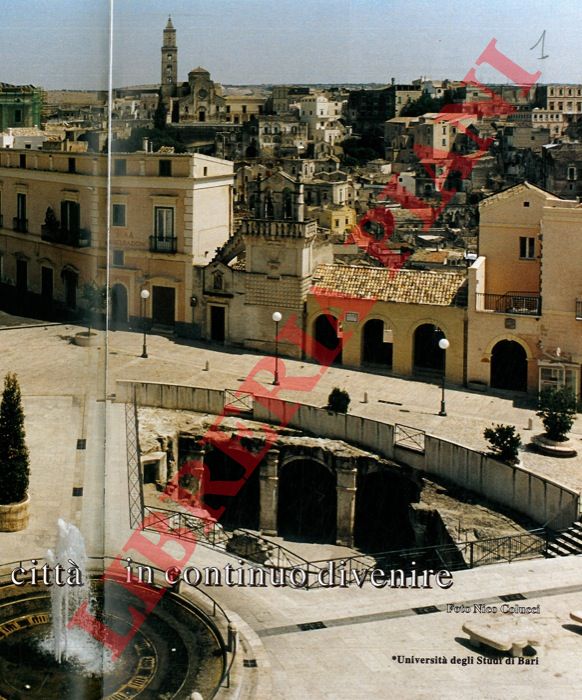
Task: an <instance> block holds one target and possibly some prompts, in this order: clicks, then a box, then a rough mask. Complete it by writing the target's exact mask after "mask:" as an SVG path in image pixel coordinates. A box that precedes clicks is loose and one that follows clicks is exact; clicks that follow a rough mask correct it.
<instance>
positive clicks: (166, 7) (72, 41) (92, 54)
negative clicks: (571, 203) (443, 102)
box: [0, 0, 582, 89]
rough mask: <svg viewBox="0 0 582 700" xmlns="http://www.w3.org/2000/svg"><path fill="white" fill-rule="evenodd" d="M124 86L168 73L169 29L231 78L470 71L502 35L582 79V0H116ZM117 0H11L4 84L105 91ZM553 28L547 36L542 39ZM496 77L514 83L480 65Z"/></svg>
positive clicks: (385, 77) (522, 55) (355, 77)
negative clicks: (165, 36) (164, 67)
mask: <svg viewBox="0 0 582 700" xmlns="http://www.w3.org/2000/svg"><path fill="white" fill-rule="evenodd" d="M112 2H113V6H114V62H113V65H114V70H113V76H114V78H113V82H114V85H115V86H116V87H118V86H122V85H136V84H144V83H156V82H159V80H160V47H161V44H162V31H163V28H164V26H165V24H166V22H167V18H168V15H169V14H171V16H172V21H173V23H174V26H175V28H176V30H177V44H178V77H179V80H181V81H185V80H187V75H188V71H189V70H191V69H192V68H194V67H196V66H199V65H201V66H204V67H205V68H206V69H207V70H209V71H210V73H211V74H212V78H213V79H214V80H216V81H217V82H221V83H224V84H258V83H369V82H378V83H388V82H390V79H391V78H392V77H394V78H395V79H396V82H408V81H410V80H412V79H414V78H418V77H420V76H421V75H422V76H427V77H429V78H435V79H441V78H451V79H462V78H463V77H464V76H465V75H466V74H467V72H468V70H469V69H470V68H471V67H472V66H473V65H474V64H475V60H476V59H477V58H478V56H479V55H480V53H481V52H482V51H483V49H484V48H485V46H487V44H488V43H489V41H490V40H491V39H492V38H495V39H496V40H497V46H498V48H499V50H501V51H503V53H505V54H506V55H507V56H508V57H510V58H511V59H512V60H513V61H515V62H516V63H518V64H519V65H520V66H522V67H523V68H525V69H527V70H528V71H529V72H535V71H537V70H541V71H542V77H541V78H540V81H539V82H542V83H543V82H571V83H582V60H581V59H582V46H581V45H580V40H579V30H580V26H582V2H581V0H554V1H553V2H549V0H527V1H525V0H470V1H469V0H464V1H458V0H438V1H435V0H408V1H407V2H405V1H403V0H268V1H267V0H112ZM109 6H110V0H19V1H17V2H14V1H13V0H0V17H1V18H2V19H1V24H0V82H6V83H15V84H28V83H32V84H35V85H40V86H42V87H44V88H45V89H58V88H63V89H105V88H106V87H107V76H108V55H109V50H108V45H109ZM544 30H545V32H546V38H545V45H544V49H545V51H544V52H545V54H547V55H548V58H546V59H543V60H540V55H541V44H540V45H538V46H537V47H536V48H535V49H533V50H531V47H532V46H533V45H534V44H535V43H536V42H537V41H538V39H539V38H540V36H541V34H542V32H543V31H544ZM477 75H478V77H479V79H481V80H482V81H484V82H507V79H506V78H505V77H503V76H501V75H500V74H498V73H497V72H496V71H495V70H494V69H488V68H487V67H485V68H483V67H481V68H479V70H478V72H477Z"/></svg>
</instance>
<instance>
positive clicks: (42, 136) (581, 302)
mask: <svg viewBox="0 0 582 700" xmlns="http://www.w3.org/2000/svg"><path fill="white" fill-rule="evenodd" d="M177 36H178V30H177V29H176V28H175V27H174V24H173V21H172V19H171V18H168V21H167V24H166V26H165V27H164V28H163V31H161V58H160V61H161V71H160V76H159V78H160V82H158V83H152V84H150V85H141V86H135V87H119V88H115V89H114V90H113V93H112V95H113V103H112V105H111V110H112V121H111V135H112V143H111V147H112V151H113V166H112V167H113V169H112V173H111V184H112V189H111V211H110V216H111V221H110V244H111V250H110V253H109V257H110V262H111V264H112V268H111V278H110V289H111V304H112V311H111V319H112V323H114V324H118V325H119V324H128V323H129V324H130V325H132V324H134V325H135V324H137V323H139V321H140V318H141V309H140V304H141V301H140V296H139V292H140V290H141V289H142V288H144V287H146V286H147V287H148V288H150V289H151V295H152V296H151V308H149V309H147V310H146V315H147V317H148V321H149V322H150V323H151V326H152V327H154V328H159V329H162V330H165V331H167V332H172V333H176V334H178V335H182V336H185V337H189V338H195V339H203V340H208V341H211V342H216V343H224V344H226V345H229V346H235V347H245V348H254V349H257V350H261V351H264V352H271V351H272V349H273V348H272V346H273V332H272V322H271V316H272V314H273V313H274V312H275V311H279V312H281V313H283V314H284V315H287V316H288V315H290V314H296V315H298V316H299V317H300V318H301V319H302V325H303V330H304V331H305V333H306V334H308V335H309V336H311V337H313V338H314V339H315V341H316V342H319V343H322V344H323V345H324V346H325V347H327V348H330V349H336V347H338V346H339V344H340V343H342V334H343V333H346V334H347V332H348V331H350V330H351V329H352V327H353V329H355V332H354V334H353V337H352V338H351V339H350V341H349V343H347V344H346V346H345V347H344V348H343V349H342V352H341V356H338V358H337V360H336V361H337V362H340V361H341V362H342V363H343V364H345V365H347V366H354V367H360V366H364V365H370V366H371V367H372V368H374V369H377V370H380V371H386V372H389V373H394V374H396V375H402V376H412V375H421V376H422V375H423V374H424V375H427V376H430V375H431V374H434V373H437V374H438V373H439V372H442V370H443V367H444V365H443V362H444V353H443V352H442V351H440V350H439V348H438V342H437V341H438V338H439V331H442V333H444V334H445V335H446V337H447V338H448V339H449V341H450V343H451V350H450V352H449V358H448V361H447V369H446V374H447V379H450V381H452V382H454V383H458V384H464V385H467V384H471V385H475V386H483V387H487V386H490V387H492V388H499V389H512V390H519V391H529V392H530V393H536V392H538V391H539V390H540V389H541V388H543V387H544V386H546V385H549V384H555V385H567V386H569V387H571V388H573V389H574V391H575V392H576V395H579V393H580V384H581V377H580V366H581V363H582V346H581V345H580V342H579V340H578V334H577V333H576V328H577V323H578V322H579V321H580V319H581V318H582V312H581V309H582V287H581V286H580V284H579V283H578V282H577V281H576V260H577V256H576V254H575V252H574V251H575V249H576V246H577V243H576V235H574V234H573V233H572V234H570V233H567V232H569V231H572V232H573V231H575V230H577V227H578V226H579V225H580V222H582V207H581V206H580V204H579V202H580V200H579V198H580V195H582V163H581V161H582V143H580V141H579V136H580V133H582V131H581V130H582V85H575V84H541V83H537V82H535V81H534V80H532V81H531V83H530V84H527V85H522V84H512V83H511V82H509V81H507V80H505V82H500V83H499V84H497V85H495V84H490V85H483V84H479V83H478V81H474V82H472V83H471V82H467V81H460V80H448V79H446V78H442V77H441V78H439V79H432V78H428V77H426V76H421V77H419V78H418V79H417V80H414V81H412V82H411V83H410V84H400V83H399V82H397V81H396V80H395V79H394V78H392V79H390V80H389V82H388V84H386V85H382V86H373V87H369V86H353V85H350V86H345V85H326V86H312V85H311V86H310V85H269V86H267V85H264V86H223V85H221V84H220V83H218V82H216V81H215V80H213V79H212V77H211V74H210V72H209V71H208V70H207V69H205V68H201V67H197V68H194V69H192V70H190V71H189V72H188V74H187V75H188V80H187V81H185V82H182V81H180V79H179V72H178V65H179V49H178V45H179V42H178V38H177ZM152 77H153V76H152ZM504 77H505V78H507V76H503V75H501V76H500V78H504ZM0 87H1V90H0V127H1V128H2V131H1V133H0V147H1V149H2V150H1V151H0V168H1V169H2V181H3V182H2V185H3V186H2V204H1V213H0V216H1V217H2V238H1V250H0V261H1V264H0V275H1V280H2V282H1V284H2V292H3V294H2V299H3V305H4V307H5V308H7V309H13V310H15V311H20V312H26V313H30V312H32V311H34V312H38V311H39V310H40V311H42V313H44V314H47V315H48V316H47V317H52V316H55V317H56V316H59V315H61V316H62V315H63V314H64V316H65V317H71V318H73V317H74V315H75V313H78V312H80V311H81V310H82V308H83V300H82V298H81V294H80V291H81V290H82V287H83V285H84V284H86V283H88V282H95V283H96V284H98V285H101V284H103V283H104V269H105V265H106V260H107V256H108V252H107V248H106V238H105V231H106V226H105V224H106V222H105V217H106V209H105V206H104V205H105V202H106V188H107V185H108V182H109V180H108V172H107V156H106V152H107V149H108V129H107V117H108V112H107V110H108V94H107V93H104V92H91V91H86V92H79V91H76V92H75V91H49V92H45V91H43V90H42V89H41V88H40V87H35V86H31V85H24V86H16V85H8V84H5V83H2V84H1V86H0ZM542 231H543V238H544V243H543V245H542ZM566 236H569V239H568V244H569V246H574V249H572V250H571V253H572V254H571V255H568V256H567V257H566V259H564V256H563V250H564V238H565V237H566ZM570 266H571V267H570ZM556 275H559V279H561V280H562V281H564V280H565V279H567V280H569V283H568V284H565V285H563V286H562V285H560V286H558V285H557V284H556V281H557V279H558V277H556ZM320 280H323V281H324V282H323V283H324V284H325V289H326V292H327V293H326V294H325V295H323V296H322V294H321V284H320ZM334 295H336V296H337V295H340V296H341V297H342V299H346V298H353V299H359V298H362V297H364V298H371V299H375V300H376V301H377V304H376V305H375V307H374V310H373V314H372V316H373V317H370V318H369V319H368V320H367V321H366V323H365V324H358V321H354V318H355V316H354V314H350V312H349V311H346V312H344V311H342V310H341V309H340V308H338V307H337V304H336V305H335V306H334V300H333V297H334ZM542 299H543V305H542ZM356 316H357V314H356ZM427 320H430V322H427ZM442 333H441V334H442ZM431 339H432V340H431ZM280 351H281V352H282V354H289V355H291V356H300V355H301V354H302V353H303V354H304V353H306V352H309V349H308V348H306V347H303V348H300V349H299V348H297V347H291V346H286V345H285V342H283V343H282V344H281V347H280Z"/></svg>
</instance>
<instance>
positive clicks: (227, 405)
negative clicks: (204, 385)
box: [224, 389, 255, 413]
mask: <svg viewBox="0 0 582 700" xmlns="http://www.w3.org/2000/svg"><path fill="white" fill-rule="evenodd" d="M254 398H255V397H254V394H251V393H250V392H248V391H238V389H225V390H224V412H225V413H252V412H253V401H254Z"/></svg>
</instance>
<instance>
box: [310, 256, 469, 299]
mask: <svg viewBox="0 0 582 700" xmlns="http://www.w3.org/2000/svg"><path fill="white" fill-rule="evenodd" d="M312 282H313V286H312V288H311V290H310V294H317V293H320V294H326V295H338V296H345V297H352V298H357V299H377V300H378V301H390V302H399V303H403V304H432V305H435V306H453V305H462V304H463V298H464V297H465V294H464V293H463V292H464V289H463V292H461V288H462V287H463V288H464V287H465V286H466V277H465V275H464V274H463V273H461V272H441V271H440V270H439V271H436V270H389V269H386V268H383V267H363V266H359V265H358V266H356V265H349V266H348V265H319V266H318V267H317V269H316V270H315V272H314V273H313V279H312Z"/></svg>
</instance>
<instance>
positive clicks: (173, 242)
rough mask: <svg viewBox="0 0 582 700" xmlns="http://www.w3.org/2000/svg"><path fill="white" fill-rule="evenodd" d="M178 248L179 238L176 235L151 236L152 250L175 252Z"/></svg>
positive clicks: (153, 251) (156, 251) (155, 251)
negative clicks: (164, 236)
mask: <svg viewBox="0 0 582 700" xmlns="http://www.w3.org/2000/svg"><path fill="white" fill-rule="evenodd" d="M177 250H178V239H177V238H176V237H175V236H174V237H172V238H158V237H157V236H150V252H152V253H175V252H176V251H177Z"/></svg>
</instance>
